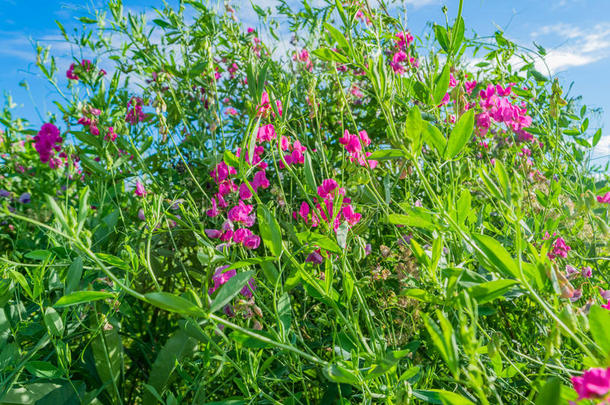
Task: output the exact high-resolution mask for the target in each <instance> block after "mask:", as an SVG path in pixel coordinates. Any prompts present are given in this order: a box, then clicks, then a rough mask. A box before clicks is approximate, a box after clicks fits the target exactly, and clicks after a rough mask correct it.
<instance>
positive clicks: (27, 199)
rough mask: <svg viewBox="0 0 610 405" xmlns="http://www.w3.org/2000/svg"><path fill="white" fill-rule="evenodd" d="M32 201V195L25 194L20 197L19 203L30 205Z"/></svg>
mask: <svg viewBox="0 0 610 405" xmlns="http://www.w3.org/2000/svg"><path fill="white" fill-rule="evenodd" d="M30 201H32V196H31V195H30V193H23V194H21V195H20V196H19V202H20V203H21V204H29V203H30Z"/></svg>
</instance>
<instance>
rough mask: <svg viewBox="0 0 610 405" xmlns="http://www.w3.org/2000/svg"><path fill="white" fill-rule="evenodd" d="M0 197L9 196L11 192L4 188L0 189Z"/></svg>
mask: <svg viewBox="0 0 610 405" xmlns="http://www.w3.org/2000/svg"><path fill="white" fill-rule="evenodd" d="M0 197H4V198H10V197H11V192H10V191H6V190H0Z"/></svg>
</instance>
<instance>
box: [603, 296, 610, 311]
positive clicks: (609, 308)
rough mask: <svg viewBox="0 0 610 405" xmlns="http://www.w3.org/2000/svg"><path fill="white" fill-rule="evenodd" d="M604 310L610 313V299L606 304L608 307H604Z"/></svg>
mask: <svg viewBox="0 0 610 405" xmlns="http://www.w3.org/2000/svg"><path fill="white" fill-rule="evenodd" d="M602 308H604V309H607V310H609V311H610V299H609V300H608V302H606V305H602Z"/></svg>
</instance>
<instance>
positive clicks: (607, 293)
mask: <svg viewBox="0 0 610 405" xmlns="http://www.w3.org/2000/svg"><path fill="white" fill-rule="evenodd" d="M599 294H600V295H601V296H602V298H603V299H605V300H610V290H602V289H601V287H600V288H599Z"/></svg>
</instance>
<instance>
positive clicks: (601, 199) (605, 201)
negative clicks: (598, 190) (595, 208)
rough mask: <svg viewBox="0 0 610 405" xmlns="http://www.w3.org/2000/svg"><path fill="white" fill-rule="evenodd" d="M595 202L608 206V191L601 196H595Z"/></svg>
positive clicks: (609, 194) (609, 200)
mask: <svg viewBox="0 0 610 405" xmlns="http://www.w3.org/2000/svg"><path fill="white" fill-rule="evenodd" d="M597 202H599V203H601V204H610V191H608V192H607V193H606V194H604V195H603V196H602V195H598V196H597Z"/></svg>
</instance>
